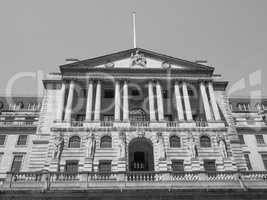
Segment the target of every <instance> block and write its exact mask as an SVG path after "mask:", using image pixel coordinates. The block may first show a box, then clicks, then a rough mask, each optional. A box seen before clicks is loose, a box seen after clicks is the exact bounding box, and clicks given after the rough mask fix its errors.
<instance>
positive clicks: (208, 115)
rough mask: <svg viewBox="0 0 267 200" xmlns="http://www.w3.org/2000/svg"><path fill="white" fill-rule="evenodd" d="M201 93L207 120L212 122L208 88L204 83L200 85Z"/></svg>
mask: <svg viewBox="0 0 267 200" xmlns="http://www.w3.org/2000/svg"><path fill="white" fill-rule="evenodd" d="M200 91H201V96H202V101H203V104H204V110H205V115H206V119H207V121H210V120H211V112H210V104H209V100H208V96H207V93H206V86H205V85H204V83H203V82H201V83H200Z"/></svg>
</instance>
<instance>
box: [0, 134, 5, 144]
mask: <svg viewBox="0 0 267 200" xmlns="http://www.w3.org/2000/svg"><path fill="white" fill-rule="evenodd" d="M1 136H4V142H3V144H1V143H0V147H1V146H5V145H6V141H7V135H6V134H0V137H1ZM0 141H1V140H0Z"/></svg>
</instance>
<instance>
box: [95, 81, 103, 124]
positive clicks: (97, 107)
mask: <svg viewBox="0 0 267 200" xmlns="http://www.w3.org/2000/svg"><path fill="white" fill-rule="evenodd" d="M100 109H101V81H97V85H96V95H95V112H94V121H100V112H101V110H100Z"/></svg>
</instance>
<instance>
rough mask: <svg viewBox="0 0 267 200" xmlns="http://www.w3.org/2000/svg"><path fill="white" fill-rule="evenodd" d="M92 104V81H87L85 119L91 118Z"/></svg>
mask: <svg viewBox="0 0 267 200" xmlns="http://www.w3.org/2000/svg"><path fill="white" fill-rule="evenodd" d="M92 106H93V81H91V80H90V81H89V84H88V92H87V103H86V116H85V120H86V121H91V120H92Z"/></svg>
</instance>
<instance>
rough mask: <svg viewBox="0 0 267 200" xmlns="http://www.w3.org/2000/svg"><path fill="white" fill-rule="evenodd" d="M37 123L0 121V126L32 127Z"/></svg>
mask: <svg viewBox="0 0 267 200" xmlns="http://www.w3.org/2000/svg"><path fill="white" fill-rule="evenodd" d="M34 125H37V121H0V126H34Z"/></svg>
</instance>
